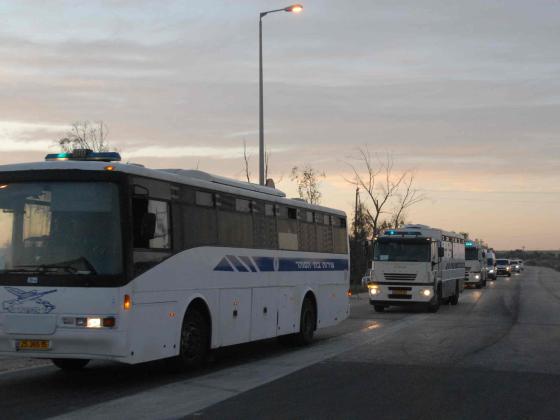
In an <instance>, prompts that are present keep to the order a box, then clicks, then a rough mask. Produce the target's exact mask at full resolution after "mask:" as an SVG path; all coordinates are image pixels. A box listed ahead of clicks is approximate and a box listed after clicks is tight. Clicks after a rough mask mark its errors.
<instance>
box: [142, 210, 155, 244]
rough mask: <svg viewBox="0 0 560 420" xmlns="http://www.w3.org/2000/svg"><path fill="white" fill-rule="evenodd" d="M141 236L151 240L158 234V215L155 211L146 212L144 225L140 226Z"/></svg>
mask: <svg viewBox="0 0 560 420" xmlns="http://www.w3.org/2000/svg"><path fill="white" fill-rule="evenodd" d="M140 236H141V237H142V240H144V241H149V240H152V239H154V238H155V236H156V215H155V213H144V215H143V216H142V225H141V226H140Z"/></svg>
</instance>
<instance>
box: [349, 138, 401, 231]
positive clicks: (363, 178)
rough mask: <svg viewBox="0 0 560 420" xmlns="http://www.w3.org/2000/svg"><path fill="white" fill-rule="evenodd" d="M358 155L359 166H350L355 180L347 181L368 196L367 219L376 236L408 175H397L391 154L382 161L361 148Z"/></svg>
mask: <svg viewBox="0 0 560 420" xmlns="http://www.w3.org/2000/svg"><path fill="white" fill-rule="evenodd" d="M358 153H359V156H358V161H359V166H356V165H354V164H350V167H351V168H352V171H353V173H354V178H353V179H351V180H347V181H348V182H351V183H352V184H354V185H355V186H356V187H360V189H361V190H362V191H364V193H365V195H366V196H367V201H368V204H366V203H364V205H365V212H366V219H367V222H368V223H369V225H370V226H371V230H372V232H373V235H374V236H375V235H377V234H378V233H379V231H380V225H381V217H382V214H384V213H386V212H387V211H386V209H387V206H389V205H390V203H391V201H392V200H393V199H394V197H395V196H396V195H397V193H398V190H399V188H400V186H401V184H402V183H403V180H404V179H405V176H406V173H402V174H400V175H399V174H396V173H395V171H394V158H393V156H392V155H391V154H387V155H386V157H385V159H384V160H382V159H380V158H379V156H372V154H371V153H370V151H369V149H368V147H367V146H365V147H363V148H359V149H358ZM376 161H377V162H376Z"/></svg>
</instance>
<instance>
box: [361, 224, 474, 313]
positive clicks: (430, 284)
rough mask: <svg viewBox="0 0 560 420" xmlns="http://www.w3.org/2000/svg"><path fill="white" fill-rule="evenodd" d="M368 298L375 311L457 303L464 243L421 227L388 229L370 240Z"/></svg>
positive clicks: (454, 235) (457, 237) (460, 238)
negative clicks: (371, 258)
mask: <svg viewBox="0 0 560 420" xmlns="http://www.w3.org/2000/svg"><path fill="white" fill-rule="evenodd" d="M373 251H374V254H373V255H374V258H373V260H374V264H375V270H373V279H371V282H370V283H369V284H368V289H369V300H370V303H371V304H372V305H373V306H374V308H375V310H376V311H377V312H382V311H383V310H385V308H386V307H388V306H404V305H410V304H424V305H425V306H426V307H427V309H428V310H429V311H430V312H436V311H437V310H438V309H439V307H440V304H441V303H442V302H443V303H447V302H449V303H451V304H452V305H456V304H457V303H458V302H459V295H460V294H461V293H462V291H463V286H464V283H463V282H464V278H465V245H464V239H463V236H462V235H460V234H457V233H455V232H446V231H443V230H441V229H435V228H431V227H429V226H425V225H405V226H404V227H402V228H400V229H389V230H386V231H385V232H384V233H383V234H382V235H380V236H379V237H378V238H377V239H376V240H375V242H374V249H373Z"/></svg>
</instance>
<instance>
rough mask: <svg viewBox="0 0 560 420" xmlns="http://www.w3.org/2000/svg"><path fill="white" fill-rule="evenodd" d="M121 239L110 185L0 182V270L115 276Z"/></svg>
mask: <svg viewBox="0 0 560 420" xmlns="http://www.w3.org/2000/svg"><path fill="white" fill-rule="evenodd" d="M121 243H122V241H121V229H120V210H119V193H118V187H117V185H116V184H111V183H108V182H19V183H11V184H4V185H0V274H5V273H12V274H44V275H48V274H56V275H72V274H73V275H114V274H120V273H122V268H123V267H122V247H121Z"/></svg>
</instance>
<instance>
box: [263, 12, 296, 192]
mask: <svg viewBox="0 0 560 420" xmlns="http://www.w3.org/2000/svg"><path fill="white" fill-rule="evenodd" d="M302 10H303V6H302V5H301V4H292V5H291V6H288V7H284V8H283V9H276V10H269V11H267V12H261V14H260V17H259V184H260V185H265V182H266V179H264V176H265V175H264V120H263V65H262V18H263V17H265V16H266V15H268V14H269V13H275V12H290V13H299V12H301V11H302Z"/></svg>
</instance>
